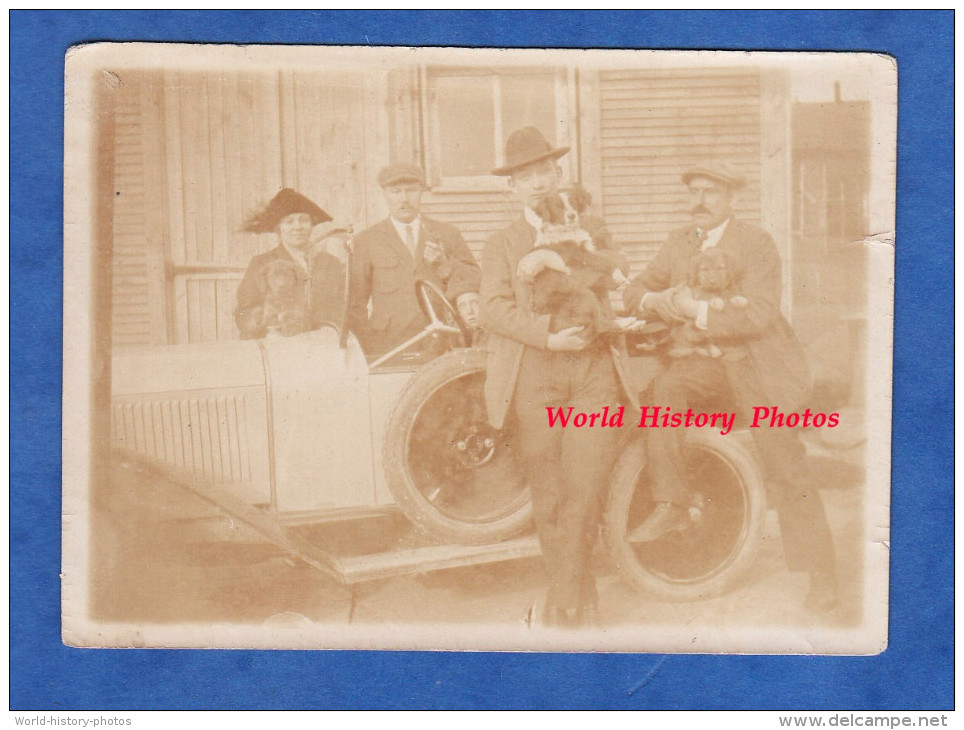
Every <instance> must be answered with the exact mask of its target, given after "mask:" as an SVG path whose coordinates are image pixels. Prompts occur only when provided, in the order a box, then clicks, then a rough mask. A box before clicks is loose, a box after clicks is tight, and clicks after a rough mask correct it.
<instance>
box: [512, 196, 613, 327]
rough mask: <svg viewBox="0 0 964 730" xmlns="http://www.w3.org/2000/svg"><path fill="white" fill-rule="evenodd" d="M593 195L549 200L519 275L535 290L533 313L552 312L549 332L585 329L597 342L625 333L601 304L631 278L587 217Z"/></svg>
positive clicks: (598, 224) (542, 204) (603, 233)
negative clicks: (601, 337)
mask: <svg viewBox="0 0 964 730" xmlns="http://www.w3.org/2000/svg"><path fill="white" fill-rule="evenodd" d="M591 200H592V198H591V196H590V194H589V193H588V192H586V191H585V190H584V189H583V188H582V187H580V186H578V185H577V186H575V187H573V189H572V190H571V191H569V192H564V193H555V194H552V195H547V196H546V197H544V198H543V199H542V200H541V201H540V204H539V205H538V206H537V207H536V209H535V212H536V214H538V215H539V217H540V218H542V220H543V221H544V223H543V226H542V229H541V230H540V231H539V232H538V233H537V234H536V241H535V244H534V246H535V248H534V249H533V250H532V251H530V252H529V253H528V254H526V255H525V256H524V257H523V258H522V260H521V261H519V267H518V269H517V272H516V275H517V276H518V277H519V278H520V279H521V280H522V281H524V282H525V283H526V284H528V285H529V286H530V287H531V292H532V309H533V311H534V312H536V313H537V314H549V315H550V320H549V330H550V331H551V332H559V331H560V330H563V329H566V328H567V327H582V328H583V332H582V334H581V335H580V336H581V337H583V338H584V339H586V340H592V339H594V338H595V337H597V336H598V335H600V334H602V333H604V332H614V331H617V330H618V329H620V327H618V326H617V325H616V323H615V321H614V320H613V319H612V318H611V317H607V316H606V315H605V314H604V310H603V308H602V306H601V304H600V300H601V299H602V298H603V297H606V296H608V291H609V290H611V289H617V288H620V287H622V286H625V285H626V284H627V283H628V280H627V279H626V276H625V275H624V274H623V272H622V271H620V269H619V267H618V266H616V265H615V264H614V263H613V262H612V261H611V260H610V259H609V258H607V257H606V256H604V255H601V254H600V253H599V252H598V251H597V245H598V246H599V247H601V248H605V246H606V245H607V244H608V235H609V234H608V232H606V229H605V227H604V226H603V224H602V221H600V220H599V219H598V218H593V217H592V216H591V215H588V212H587V211H588V208H589V205H590V203H591Z"/></svg>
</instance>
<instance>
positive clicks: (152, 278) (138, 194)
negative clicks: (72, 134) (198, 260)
mask: <svg viewBox="0 0 964 730" xmlns="http://www.w3.org/2000/svg"><path fill="white" fill-rule="evenodd" d="M159 91H160V89H159V85H158V84H157V79H156V77H155V76H151V75H149V74H144V73H137V72H131V73H125V74H124V77H123V78H122V79H121V83H120V84H118V85H117V86H116V87H115V90H114V99H113V101H114V149H115V153H114V186H113V193H114V203H113V257H112V267H113V282H112V289H111V296H112V301H113V312H112V344H113V345H114V346H123V345H136V344H150V343H158V342H164V341H165V339H166V317H165V312H164V296H163V283H162V280H161V277H162V273H161V272H162V270H163V254H162V253H161V251H160V250H159V244H160V242H161V241H162V240H163V220H162V218H161V215H160V213H159V210H158V207H157V205H156V201H157V198H158V196H160V195H162V194H163V193H162V190H161V180H162V178H161V177H160V175H159V170H158V159H159V156H160V139H159V137H160V134H161V131H160V130H161V124H160V120H159V115H158V104H159V99H160V97H159Z"/></svg>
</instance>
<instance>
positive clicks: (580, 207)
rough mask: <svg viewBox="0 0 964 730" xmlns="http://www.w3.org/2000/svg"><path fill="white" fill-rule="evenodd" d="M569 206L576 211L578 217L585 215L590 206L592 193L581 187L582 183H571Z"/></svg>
mask: <svg viewBox="0 0 964 730" xmlns="http://www.w3.org/2000/svg"><path fill="white" fill-rule="evenodd" d="M568 197H569V205H571V206H572V207H573V208H575V209H576V212H577V213H579V215H582V214H583V213H585V212H586V211H587V210H588V209H589V206H590V205H592V193H590V192H589V191H588V190H586V188H584V187H583V186H582V183H578V182H576V183H573V184H572V187H571V188H570V189H569V196H568Z"/></svg>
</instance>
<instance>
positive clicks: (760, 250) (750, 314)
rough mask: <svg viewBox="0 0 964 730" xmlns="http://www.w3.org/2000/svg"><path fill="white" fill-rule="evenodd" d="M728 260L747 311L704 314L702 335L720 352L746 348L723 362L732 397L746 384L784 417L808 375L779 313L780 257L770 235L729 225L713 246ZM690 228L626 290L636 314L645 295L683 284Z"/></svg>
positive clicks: (692, 238) (801, 395) (694, 248)
mask: <svg viewBox="0 0 964 730" xmlns="http://www.w3.org/2000/svg"><path fill="white" fill-rule="evenodd" d="M717 246H719V247H720V248H721V249H723V250H725V251H726V252H727V253H728V254H729V259H730V262H731V264H732V265H733V268H734V271H733V272H732V273H733V279H734V287H735V289H736V291H737V293H739V294H742V295H743V296H744V297H746V299H747V302H748V304H747V307H746V308H745V309H739V308H737V307H725V308H724V309H723V311H719V312H718V311H715V310H713V309H710V310H709V313H708V317H707V329H706V334H707V335H708V336H709V337H710V338H711V339H713V340H714V341H715V342H718V343H720V344H721V345H727V344H729V345H739V344H742V345H745V346H746V348H747V357H745V358H742V359H740V360H736V361H733V362H727V363H726V368H727V374H728V377H729V380H730V383H731V385H732V386H733V388H734V391H735V392H736V393H737V394H739V393H740V392H741V386H743V385H744V384H752V385H753V386H754V387H753V389H752V391H753V392H761V391H762V393H763V394H764V396H765V397H766V398H767V399H769V401H770V402H768V403H748V404H743V405H762V406H770V405H776V406H778V407H779V408H780V410H783V411H791V410H795V409H799V408H800V407H803V406H805V405H806V400H807V397H808V395H809V389H810V375H809V370H808V368H807V363H806V355H805V353H804V352H803V348H802V347H801V346H800V343H799V342H797V339H796V337H795V336H794V334H793V330H792V329H791V328H790V325H789V323H788V322H787V321H786V319H784V317H783V314H782V313H781V311H780V297H781V291H782V276H781V273H782V272H781V266H780V254H779V253H778V252H777V247H776V245H775V244H774V242H773V238H772V237H771V236H770V234H769V233H767V232H766V231H764V230H763V229H761V228H758V227H757V226H754V225H751V224H749V223H745V222H743V221H738V220H734V219H730V222H729V223H728V224H727V226H726V230H725V231H724V232H723V237H722V238H721V239H720V242H719V243H718V244H717ZM699 249H700V243H699V239H698V237H697V233H696V228H695V227H693V226H690V227H688V228H683V229H680V230H677V231H674V232H673V233H671V234H670V236H669V240H668V241H667V242H666V243H665V244H663V247H662V248H661V249H660V250H659V253H657V254H656V257H655V258H654V259H653V260H652V261H651V262H650V263H649V265H648V266H647V267H646V269H645V270H644V271H643V273H641V274H640V275H639V276H637V277H636V278H635V279H633V281H632V283H631V284H630V285H629V286H628V287H627V288H626V291H625V293H624V300H625V303H626V305H627V307H629V308H630V309H631V310H632V311H635V310H636V307H637V306H638V305H639V302H640V300H641V299H642V298H643V295H644V294H646V293H647V292H656V291H662V290H664V289H667V288H669V287H674V286H678V285H681V284H686V283H687V278H688V277H689V272H690V270H691V260H692V258H693V256H694V255H696V254H697V253H698V252H699Z"/></svg>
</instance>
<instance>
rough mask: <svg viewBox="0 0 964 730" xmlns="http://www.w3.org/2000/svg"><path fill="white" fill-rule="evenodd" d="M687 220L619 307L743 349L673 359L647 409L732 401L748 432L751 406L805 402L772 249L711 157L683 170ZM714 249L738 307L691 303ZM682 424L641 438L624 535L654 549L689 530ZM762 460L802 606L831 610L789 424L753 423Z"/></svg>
mask: <svg viewBox="0 0 964 730" xmlns="http://www.w3.org/2000/svg"><path fill="white" fill-rule="evenodd" d="M682 181H683V183H684V184H685V185H686V186H687V189H688V192H689V196H690V213H691V215H692V217H693V223H692V225H690V226H687V227H686V228H683V229H680V230H677V231H675V232H673V233H671V234H670V236H669V240H668V241H667V242H666V243H665V244H664V245H663V247H662V248H661V249H660V250H659V252H658V253H657V254H656V257H655V258H654V259H653V260H652V261H651V262H650V263H649V264H648V266H647V267H646V269H645V270H644V271H643V273H642V274H640V275H639V276H638V277H636V279H634V280H633V282H632V283H631V284H630V286H629V287H628V288H627V289H626V291H625V293H624V299H625V303H626V305H627V306H628V307H629V308H630V309H631V310H634V311H635V312H636V313H637V314H638V315H639V316H640V317H643V318H645V319H655V318H660V319H663V320H664V321H666V322H667V323H670V324H676V323H681V322H689V323H692V324H694V325H695V327H696V328H697V330H702V331H703V332H704V333H705V334H706V336H707V338H709V339H710V340H712V341H713V342H715V343H724V344H733V345H740V346H741V347H738V348H733V349H732V350H731V352H738V353H740V354H739V355H738V356H736V357H724V358H712V357H705V356H700V355H695V354H692V355H689V356H688V357H681V358H674V359H671V360H670V361H669V363H668V365H667V367H666V369H665V371H663V372H662V373H661V374H660V375H659V376H657V378H656V379H655V381H654V382H653V384H652V386H651V391H650V393H648V395H647V398H645V399H644V400H646V402H647V403H652V404H653V405H659V406H663V407H669V408H671V409H672V410H673V411H674V412H677V413H678V412H681V411H682V412H685V411H686V409H687V408H689V407H692V406H693V405H694V404H696V403H699V402H713V401H714V399H715V400H716V402H719V399H720V398H723V399H725V400H726V401H728V402H730V403H732V404H734V406H735V410H736V412H737V414H738V415H737V422H738V424H739V423H742V424H743V425H744V426H747V425H749V423H750V421H749V418H748V416H749V415H750V414H751V413H752V407H753V406H761V405H762V406H773V405H776V406H777V407H778V408H779V409H780V410H781V411H784V412H797V411H802V410H803V409H804V408H806V407H807V405H808V403H807V398H808V396H809V373H808V370H807V365H806V359H805V358H806V356H805V354H804V352H803V348H802V347H801V346H800V344H799V343H798V342H797V340H796V337H795V336H794V334H793V331H792V330H791V329H790V325H789V324H788V323H787V321H786V319H784V317H783V314H782V313H781V311H780V299H781V282H782V276H781V266H780V254H779V253H778V251H777V248H776V245H775V244H774V241H773V238H772V237H771V236H770V235H769V234H768V233H767V232H765V231H764V230H762V229H761V228H758V227H757V226H754V225H751V224H749V223H745V222H743V221H740V220H737V219H736V218H734V216H733V199H734V196H735V194H736V191H738V190H739V189H740V188H742V187H743V186H744V185H745V182H746V181H745V178H744V177H743V175H742V174H741V173H740V172H739V171H738V170H736V169H735V168H734V167H732V166H731V165H729V164H726V163H724V162H719V161H708V162H705V163H703V164H701V165H698V166H697V167H694V168H692V169H690V170H687V171H686V172H684V173H683V175H682ZM712 247H716V248H717V249H719V250H720V251H722V252H724V253H725V255H726V258H727V261H728V262H729V263H728V267H729V268H730V269H731V270H730V274H731V278H732V280H733V281H732V283H733V284H734V287H735V289H736V290H737V291H738V293H739V295H741V296H742V297H743V298H744V299H745V300H746V303H745V306H741V307H731V306H726V307H724V308H723V309H719V310H718V309H715V308H712V307H710V306H708V303H707V302H705V301H698V300H695V299H694V298H693V297H692V296H691V294H690V291H691V290H690V289H689V288H688V287H686V286H685V285H686V284H687V283H688V278H689V276H690V272H691V268H692V261H693V258H694V257H695V256H697V255H699V254H700V253H701V252H704V251H706V250H707V249H709V248H712ZM682 431H683V429H674V428H654V429H650V430H649V431H648V434H647V435H648V438H649V441H648V448H647V454H648V456H649V459H650V464H651V468H652V475H653V481H654V484H653V499H654V502H655V503H656V506H655V508H654V510H653V511H652V513H651V514H650V515H649V517H648V518H647V519H646V520H645V521H644V522H643V523H642V524H641V525H640V526H639V527H638V528H637V529H635V530H633V531H632V532H631V533H630V535H629V537H628V539H630V540H632V541H636V542H654V541H657V540H659V539H660V538H661V537H662V536H663V535H665V534H667V533H669V532H673V531H679V530H686V529H688V528H689V527H690V526H691V519H692V517H691V515H692V513H691V512H690V511H689V510H688V506H689V502H688V499H689V497H690V495H689V494H688V492H687V489H686V487H685V480H684V473H685V472H684V465H683V463H682V456H681V453H682V441H683V433H682ZM750 432H751V434H752V436H753V440H754V443H755V445H756V447H757V451H758V452H759V455H760V457H761V459H762V461H763V466H764V470H765V474H766V478H767V483H768V495H769V496H770V498H771V499H772V500H774V505H773V506H775V507H776V508H777V511H778V515H779V518H780V529H781V533H782V537H783V544H784V552H785V555H786V560H787V565H788V567H789V568H790V570H792V571H805V572H808V573H809V574H810V591H809V593H808V594H807V596H806V599H805V604H806V605H807V607H808V608H810V609H812V610H814V611H818V612H823V611H828V610H830V609H831V608H833V606H834V605H835V604H836V600H837V587H836V578H835V567H834V564H835V559H834V550H833V540H832V536H831V533H830V528H829V526H828V524H827V518H826V515H825V513H824V508H823V503H822V502H821V499H820V493H819V491H818V490H817V485H816V484H815V483H814V482H813V481H812V480H811V479H810V477H809V470H808V468H807V462H806V450H805V448H804V445H803V444H802V443H801V441H800V439H799V436H798V433H797V430H796V429H794V428H751V429H750Z"/></svg>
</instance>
